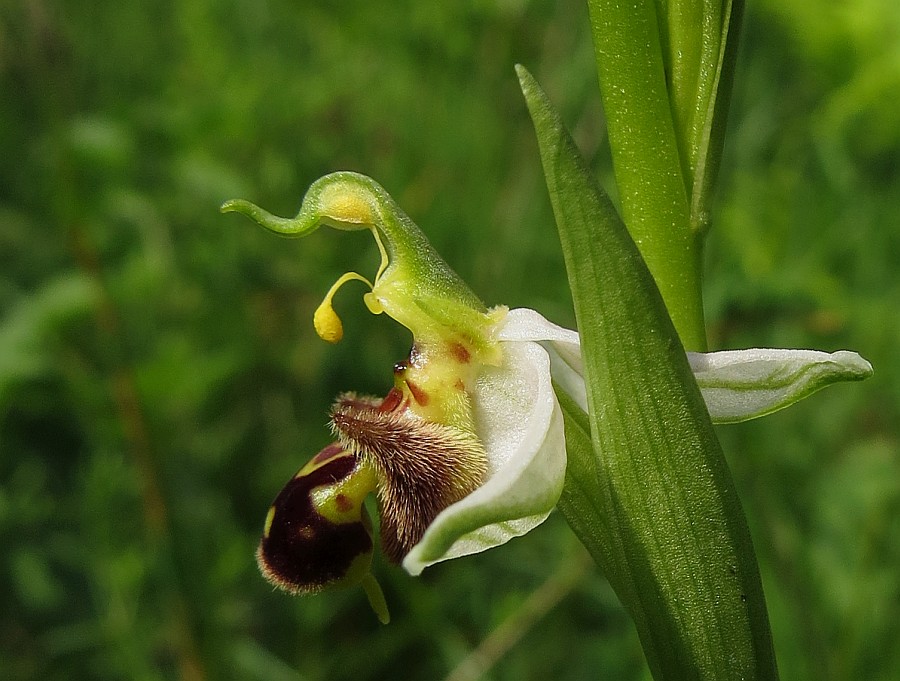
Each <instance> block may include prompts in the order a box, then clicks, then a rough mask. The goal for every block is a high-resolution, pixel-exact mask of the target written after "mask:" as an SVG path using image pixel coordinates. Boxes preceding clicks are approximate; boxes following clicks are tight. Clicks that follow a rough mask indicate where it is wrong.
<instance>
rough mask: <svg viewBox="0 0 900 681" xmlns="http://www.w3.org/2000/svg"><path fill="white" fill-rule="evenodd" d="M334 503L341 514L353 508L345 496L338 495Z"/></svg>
mask: <svg viewBox="0 0 900 681" xmlns="http://www.w3.org/2000/svg"><path fill="white" fill-rule="evenodd" d="M334 503H335V505H336V506H337V509H338V510H339V511H340V512H341V513H346V512H347V511H349V510H350V509H351V508H353V502H352V501H351V500H350V498H349V497H348V496H347V495H346V494H338V495H337V496H336V497H335V498H334Z"/></svg>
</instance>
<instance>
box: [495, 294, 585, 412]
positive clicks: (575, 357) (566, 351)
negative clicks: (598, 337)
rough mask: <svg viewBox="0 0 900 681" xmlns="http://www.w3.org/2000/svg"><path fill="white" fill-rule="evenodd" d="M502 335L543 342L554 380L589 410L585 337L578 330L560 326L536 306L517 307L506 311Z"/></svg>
mask: <svg viewBox="0 0 900 681" xmlns="http://www.w3.org/2000/svg"><path fill="white" fill-rule="evenodd" d="M498 337H499V338H500V340H520V341H536V342H539V343H542V344H543V345H544V347H545V348H546V349H547V352H548V353H550V372H551V374H552V376H553V380H554V381H556V383H557V385H559V386H560V387H561V388H562V389H563V390H565V391H566V392H567V393H568V394H569V395H570V396H571V397H572V398H573V399H574V400H575V402H576V403H577V404H578V406H580V407H581V408H582V409H583V410H584V411H587V393H586V392H585V389H584V378H583V376H584V364H583V362H582V360H581V339H580V338H579V337H578V332H577V331H572V330H571V329H566V328H563V327H561V326H557V325H556V324H554V323H553V322H550V321H547V320H546V319H544V317H542V316H541V315H540V314H538V313H537V312H535V311H534V310H530V309H528V308H516V309H514V310H510V311H509V312H508V313H507V314H506V318H505V320H504V324H503V327H502V328H501V329H500V331H499V334H498Z"/></svg>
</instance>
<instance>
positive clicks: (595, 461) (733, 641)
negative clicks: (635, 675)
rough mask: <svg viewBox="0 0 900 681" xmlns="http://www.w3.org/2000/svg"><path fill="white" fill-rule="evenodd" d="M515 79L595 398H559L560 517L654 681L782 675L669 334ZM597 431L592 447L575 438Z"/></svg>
mask: <svg viewBox="0 0 900 681" xmlns="http://www.w3.org/2000/svg"><path fill="white" fill-rule="evenodd" d="M518 73H519V78H520V81H521V84H522V90H523V92H524V94H525V99H526V100H527V102H528V108H529V111H530V112H531V117H532V120H533V121H534V127H535V130H536V132H537V138H538V144H539V147H540V153H541V160H542V162H543V166H544V173H545V175H546V179H547V186H548V188H549V191H550V198H551V201H552V203H553V209H554V213H555V215H556V220H557V225H558V228H559V233H560V240H561V242H562V247H563V253H564V255H565V258H566V267H567V270H568V273H569V282H570V285H571V288H572V296H573V301H574V305H575V314H576V317H577V320H578V326H579V329H580V332H581V342H582V353H583V358H584V370H585V378H586V388H587V401H588V405H589V414H588V417H587V423H585V421H584V419H581V420H579V417H578V416H577V410H573V409H572V408H571V407H572V403H571V402H570V401H569V400H568V398H567V397H566V396H565V395H561V396H560V399H561V402H562V403H563V405H564V406H565V405H568V407H569V408H568V409H567V411H568V418H567V419H566V420H567V424H566V425H567V433H568V432H569V431H572V432H575V433H576V435H573V439H572V440H571V442H569V443H568V444H569V447H570V448H571V449H570V451H571V453H572V456H571V458H570V460H569V463H568V468H569V470H568V472H567V480H566V487H565V489H564V494H563V497H562V500H561V502H560V509H561V510H562V512H563V514H564V515H565V516H566V518H567V519H568V520H569V521H570V523H571V524H572V527H573V529H574V530H575V531H576V532H577V533H578V535H579V537H580V538H581V540H582V541H583V542H584V543H585V545H586V546H587V547H588V548H589V549H590V550H591V552H592V554H593V556H594V558H595V559H596V560H597V562H598V563H599V564H600V566H601V567H602V569H603V570H604V572H605V573H606V576H607V578H608V579H609V581H610V583H611V584H612V586H613V588H614V589H615V590H616V593H617V594H618V596H619V598H620V599H621V600H622V602H623V604H624V605H625V607H626V608H627V609H628V610H629V612H630V613H631V615H632V617H633V618H634V621H635V624H636V626H637V629H638V633H639V635H640V638H641V641H642V644H643V646H644V650H645V653H646V655H647V659H648V662H649V664H650V667H651V669H652V671H653V674H654V676H655V677H656V678H657V679H677V680H679V681H685V680H689V679H716V680H721V679H774V678H777V670H776V667H775V660H774V652H773V649H772V639H771V633H770V630H769V623H768V615H767V613H766V606H765V601H764V598H763V593H762V586H761V583H760V578H759V571H758V567H757V563H756V557H755V555H754V552H753V547H752V544H751V540H750V534H749V530H748V528H747V523H746V520H745V518H744V514H743V511H742V509H741V506H740V502H739V500H738V498H737V495H736V492H735V490H734V486H733V483H732V480H731V476H730V473H729V471H728V467H727V464H726V462H725V459H724V456H723V454H722V451H721V448H720V446H719V443H718V440H717V439H716V436H715V433H714V431H713V426H712V423H711V422H710V419H709V415H708V413H707V411H706V408H705V406H704V403H703V399H702V397H701V395H700V391H699V389H698V388H697V384H696V383H695V382H694V380H693V377H692V375H691V370H690V367H689V365H688V362H687V358H686V356H685V352H684V350H683V348H682V346H681V343H680V342H679V340H678V336H677V334H676V332H675V328H674V327H673V325H672V322H671V320H670V319H669V317H668V315H667V314H666V309H665V306H664V305H663V301H662V298H661V296H660V294H659V291H658V289H657V288H656V286H655V285H654V282H653V278H652V277H651V275H650V272H649V271H648V269H647V267H646V266H645V265H644V262H643V260H642V259H641V256H640V254H639V252H638V250H637V248H636V246H635V244H634V242H633V241H632V240H631V238H630V237H629V235H628V231H627V230H626V228H625V226H624V225H623V223H622V221H621V219H620V218H619V217H618V215H617V214H616V212H615V209H614V208H613V206H612V204H611V203H610V201H609V198H608V197H607V196H606V195H605V194H604V193H603V191H602V190H601V189H600V188H599V187H598V186H597V184H596V182H595V181H594V179H593V177H592V176H591V174H590V172H589V171H588V169H587V166H586V164H585V162H584V160H583V159H582V158H581V156H580V154H579V153H578V150H577V149H576V147H575V144H574V142H573V141H572V139H571V136H570V135H569V134H568V132H567V131H566V130H565V128H564V127H563V124H562V122H561V120H560V118H559V116H558V115H557V114H556V112H555V111H554V110H553V108H552V106H551V104H550V103H549V101H548V100H547V97H546V95H545V94H544V93H543V91H542V90H541V89H540V88H539V86H538V85H537V83H536V82H535V81H534V79H533V78H532V77H531V76H530V75H529V74H528V73H527V71H525V69H523V68H521V67H518ZM588 430H589V432H590V444H591V447H590V450H588V448H587V447H586V446H585V442H586V438H585V437H584V436H583V435H582V436H581V437H579V436H577V433H578V432H579V431H580V432H581V433H582V434H584V433H586V432H588ZM588 452H589V454H588Z"/></svg>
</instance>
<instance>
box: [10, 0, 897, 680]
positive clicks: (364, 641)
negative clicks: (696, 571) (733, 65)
mask: <svg viewBox="0 0 900 681" xmlns="http://www.w3.org/2000/svg"><path fill="white" fill-rule="evenodd" d="M515 62H522V63H524V64H526V65H527V66H528V67H529V68H531V69H532V70H533V71H534V73H535V75H536V76H537V77H538V79H539V80H540V81H541V82H542V83H543V84H544V85H545V87H546V88H547V89H548V91H549V93H550V94H551V96H552V98H553V99H554V101H555V103H556V104H557V105H558V107H559V108H560V110H561V111H562V113H563V115H564V117H565V119H566V121H567V122H568V124H569V125H570V127H571V128H572V129H573V131H574V133H575V136H576V138H577V140H578V142H579V144H580V145H581V147H582V149H583V151H584V153H585V154H586V155H587V156H588V158H590V159H591V160H592V162H593V163H594V164H595V167H596V168H597V171H598V173H599V174H600V176H601V177H602V178H603V180H604V182H605V183H606V184H607V186H610V182H609V180H610V170H609V154H608V148H607V146H606V143H605V140H604V128H603V118H602V110H601V107H600V103H599V96H598V93H597V85H596V76H595V72H594V67H593V55H592V48H591V43H590V36H589V33H588V24H587V11H586V8H585V7H584V6H583V4H582V3H581V2H579V1H576V0H564V1H563V2H558V3H546V2H536V1H529V0H495V1H493V2H491V1H488V0H482V1H479V2H467V3H455V2H451V3H422V2H410V1H408V0H403V1H401V2H390V3H389V2H377V1H372V0H366V1H365V2H362V1H359V0H345V1H342V2H339V3H332V2H286V1H285V0H267V1H262V2H261V1H260V0H223V1H221V2H212V1H211V0H180V1H179V2H158V3H157V2H126V3H122V2H112V1H111V0H99V1H98V2H91V3H86V2H76V1H75V0H68V1H62V0H60V1H54V0H24V1H23V2H4V3H2V7H0V87H2V96H0V262H2V267H0V315H2V317H0V549H2V550H0V585H2V588H0V670H2V671H0V676H2V677H3V678H4V679H10V680H18V679H141V680H144V679H146V680H155V679H186V680H190V681H194V680H200V679H232V678H233V679H274V680H276V681H277V680H280V679H309V680H315V679H357V680H359V679H401V678H402V679H441V678H444V677H445V676H446V675H448V674H450V673H451V672H454V670H455V672H454V673H455V674H456V675H455V676H454V677H453V678H455V679H457V681H458V680H459V679H464V678H474V676H472V675H467V671H471V670H472V669H477V668H478V665H477V664H475V665H474V666H469V664H468V663H467V662H465V660H466V659H467V655H469V654H470V653H471V652H472V651H473V650H476V649H478V650H480V651H481V652H482V653H484V654H485V655H487V656H488V658H489V659H494V658H499V659H496V661H495V663H494V664H492V665H491V667H490V669H489V670H488V671H487V672H486V675H485V677H484V678H488V679H497V680H501V679H508V680H513V679H543V678H551V679H593V678H608V679H626V680H627V679H647V678H649V674H648V672H647V671H646V668H645V664H644V662H643V658H642V654H641V651H640V647H639V645H638V642H637V640H636V635H635V634H634V632H633V630H632V626H631V624H630V622H629V620H628V618H627V616H626V615H625V614H624V613H623V611H622V610H621V608H620V607H619V606H618V604H617V602H616V600H615V597H614V595H613V594H612V592H611V590H610V588H609V586H608V585H607V584H606V582H605V581H604V579H603V578H602V577H601V576H599V575H598V574H597V573H596V572H595V571H593V570H588V571H587V572H585V571H584V570H583V569H582V568H581V567H580V566H583V565H584V554H583V553H582V551H581V549H580V547H579V545H578V544H577V542H576V541H575V540H574V539H573V538H572V536H571V534H570V532H569V531H568V529H567V527H566V526H565V524H564V522H563V521H562V520H561V519H560V518H559V517H553V518H551V519H550V520H549V521H548V522H547V523H545V525H543V526H542V527H541V528H540V529H539V530H536V531H535V532H533V533H531V534H530V535H528V536H527V537H526V538H523V539H518V540H515V541H513V542H511V543H510V544H508V545H507V546H506V547H504V548H501V549H498V550H494V551H490V552H487V553H485V554H482V555H479V556H475V557H472V558H469V559H465V560H459V561H452V562H450V563H448V564H443V565H439V566H436V567H434V568H431V569H429V570H427V571H426V573H425V575H424V576H423V577H421V578H416V579H413V578H410V577H408V576H407V575H406V574H405V573H403V572H402V571H401V570H399V569H397V568H394V567H391V566H387V565H385V564H383V562H379V564H378V565H377V566H376V572H377V574H378V577H379V579H380V580H381V582H382V584H383V586H384V588H385V591H386V595H387V598H388V601H389V603H390V605H391V608H392V613H393V617H394V622H393V623H392V624H391V625H390V626H387V627H382V626H380V625H379V624H378V623H377V621H376V620H375V617H374V616H373V615H372V614H371V612H369V610H368V608H367V606H366V604H365V598H364V596H363V594H362V592H361V591H360V590H358V589H355V590H350V591H345V592H335V593H328V594H325V595H322V596H319V597H316V598H290V597H288V596H285V595H283V594H281V593H275V592H273V591H272V589H271V588H270V587H269V586H268V585H267V584H266V583H265V582H264V581H263V580H262V578H261V577H260V576H259V575H258V573H257V571H256V567H255V564H254V561H253V551H254V548H255V545H256V542H257V539H258V536H259V533H260V531H261V528H262V523H263V519H264V517H265V513H266V510H267V507H268V505H269V503H270V501H271V499H272V498H273V497H274V495H275V494H276V493H277V492H278V490H279V489H280V488H281V486H282V485H283V484H284V482H285V481H286V480H287V479H288V478H289V477H290V476H291V475H293V473H294V472H295V471H296V470H297V469H298V468H299V467H300V466H301V465H302V464H303V463H304V462H305V461H306V459H307V458H308V457H309V456H311V455H312V454H313V453H314V452H316V451H317V450H318V449H320V448H321V447H322V446H324V445H325V444H326V443H327V442H328V440H329V436H328V431H327V428H326V427H325V423H326V411H327V409H328V407H329V404H330V402H331V399H332V398H333V397H334V395H335V394H336V393H338V392H340V391H343V390H348V389H353V390H358V391H362V392H370V393H376V394H377V393H380V394H383V393H384V392H386V390H387V388H388V386H389V382H390V378H391V374H390V369H391V366H392V364H393V363H394V362H395V361H396V360H398V359H401V358H402V357H403V356H404V355H405V354H406V352H407V350H408V344H409V338H408V337H407V336H406V335H405V332H403V331H402V329H400V328H399V327H397V326H396V325H394V324H393V323H391V322H390V321H389V320H386V319H384V318H382V317H373V316H371V315H369V314H368V313H367V312H366V311H365V308H364V306H363V305H362V304H361V300H360V299H359V297H360V295H361V293H362V287H358V286H357V285H351V286H348V287H347V288H346V289H345V290H343V291H342V293H341V295H340V296H339V297H338V300H337V308H338V310H339V311H340V313H341V314H342V317H343V319H344V323H345V328H346V337H345V340H344V341H343V342H342V343H341V344H339V345H337V346H328V345H327V344H325V343H323V342H322V341H320V340H319V339H318V338H317V337H316V336H315V334H314V332H313V328H312V323H311V319H312V312H313V310H314V309H315V307H316V305H317V304H318V302H319V300H320V299H321V296H322V295H324V293H325V291H326V290H327V288H328V287H329V286H330V284H331V283H332V282H333V280H334V279H336V278H337V276H339V275H340V274H341V273H343V272H345V271H346V270H348V269H351V268H352V269H356V270H358V271H360V272H363V273H366V274H368V275H370V276H371V275H372V274H374V271H375V267H376V266H377V253H376V251H375V247H374V244H373V243H372V242H371V240H370V239H367V238H366V237H365V236H363V235H353V234H338V233H335V232H333V231H330V230H322V231H320V232H318V233H316V234H315V235H314V236H312V237H309V238H307V239H305V240H303V241H285V240H282V239H279V238H277V237H275V236H273V235H270V234H267V233H265V232H263V230H261V229H259V228H257V227H255V226H253V225H252V224H251V223H249V222H248V221H246V220H242V219H240V218H238V217H235V216H221V215H219V213H218V210H217V209H218V206H219V204H220V203H221V201H222V200H224V199H227V198H232V197H243V198H248V199H250V200H253V201H255V202H257V203H259V204H260V205H262V206H264V207H266V208H268V209H270V210H272V211H273V212H276V213H280V214H283V215H293V214H294V212H295V211H296V210H297V208H298V207H299V204H300V199H301V197H302V195H303V193H304V191H305V189H306V187H307V186H308V185H309V184H310V183H311V182H312V181H313V180H314V179H316V178H317V177H319V176H321V175H323V174H325V173H327V172H330V171H333V170H337V169H351V170H357V171H361V172H364V173H366V174H368V175H371V176H373V177H374V178H376V179H377V180H378V181H379V182H381V183H382V184H383V185H384V186H385V187H386V188H387V189H388V190H389V191H390V192H392V193H393V195H394V196H395V198H397V200H398V201H399V203H400V204H401V205H402V206H404V208H405V209H406V211H407V212H408V213H409V214H410V215H411V216H412V217H413V219H414V220H416V222H418V223H419V224H420V225H421V226H422V228H423V229H424V230H425V231H426V233H427V234H428V235H429V236H430V238H431V239H432V241H433V242H434V244H435V246H436V247H437V249H438V250H439V251H440V252H441V253H442V254H443V255H444V256H445V257H446V259H447V260H448V261H449V262H450V263H451V265H453V266H454V267H455V268H456V269H457V270H458V271H459V273H460V274H461V275H462V276H463V277H464V278H465V279H466V280H467V281H469V282H470V283H471V284H472V286H473V288H474V289H475V290H476V291H477V292H479V293H480V294H481V295H482V297H483V298H484V299H485V300H486V301H487V302H488V303H491V304H495V303H504V304H507V305H510V306H522V305H524V306H529V307H534V308H537V309H539V310H541V311H542V312H543V313H544V314H546V315H547V316H548V317H550V318H552V319H554V320H555V321H558V322H559V323H563V324H571V323H572V312H571V307H570V302H569V300H568V298H567V296H568V294H567V288H566V283H565V275H564V270H563V264H562V256H561V253H560V251H559V246H558V243H557V242H556V237H555V230H554V227H553V223H552V216H551V211H550V206H549V201H548V199H547V195H546V190H545V188H544V185H543V180H542V177H541V171H540V163H539V160H538V156H537V149H536V144H535V142H534V139H533V133H532V130H531V127H530V122H529V121H528V119H527V114H526V111H525V106H524V104H523V101H522V99H521V96H520V94H519V92H518V88H517V83H516V79H515V77H514V74H513V70H512V65H513V63H515ZM737 77H738V80H737V83H736V88H735V94H734V100H733V105H732V115H731V130H730V136H729V138H728V141H727V143H726V156H725V160H724V164H723V171H722V177H721V183H720V187H719V190H718V209H717V214H716V218H715V220H714V227H713V232H712V234H711V237H710V239H709V247H708V251H707V268H706V273H707V278H706V296H707V298H706V307H707V314H708V323H709V328H710V337H711V341H712V346H713V347H714V348H741V347H748V346H754V345H757V346H776V347H813V348H820V349H826V350H834V349H840V348H851V349H856V350H858V351H859V352H860V353H862V354H863V355H864V356H865V357H867V358H868V359H869V360H871V361H872V363H873V364H874V365H875V367H876V374H875V376H874V378H872V379H870V380H869V381H867V382H866V383H862V384H853V385H847V386H839V387H835V388H830V389H828V390H826V391H825V392H823V393H820V394H818V395H816V396H814V397H813V398H811V399H809V400H807V401H805V402H803V403H801V404H800V405H797V406H795V407H793V408H791V409H790V410H787V411H784V412H781V413H779V414H776V415H773V416H771V417H768V418H766V419H763V420H761V421H758V422H752V423H749V424H743V425H739V426H730V427H723V428H721V429H720V434H721V438H722V441H723V445H724V447H725V451H726V454H727V456H728V458H729V461H730V463H731V465H732V468H733V471H734V474H735V477H736V481H737V485H738V489H739V491H740V493H741V496H742V498H743V500H744V504H745V508H746V512H747V515H748V517H749V519H750V525H751V528H752V530H753V534H754V539H755V543H756V547H757V551H758V554H759V558H760V562H761V568H762V574H763V580H764V584H765V589H766V594H767V599H768V603H769V607H770V611H771V618H772V626H773V630H774V636H775V644H776V648H777V652H778V657H779V660H780V665H781V669H782V673H783V677H784V678H785V679H825V680H829V679H873V680H880V679H884V680H888V679H897V678H900V625H898V622H900V567H898V566H900V457H898V437H900V360H897V359H896V358H895V356H896V353H897V349H898V345H900V311H898V308H900V277H898V265H900V164H898V162H900V123H898V121H900V104H898V97H897V93H898V92H900V5H898V3H896V2H895V0H847V1H846V2H842V3H833V4H827V5H825V6H823V5H821V4H820V3H808V2H807V1H806V0H753V1H751V2H750V7H749V11H748V17H747V21H746V31H745V34H744V37H743V45H742V50H741V57H740V65H739V69H738V76H737ZM547 580H549V582H547ZM542 585H543V586H542ZM535 593H537V596H534V595H533V594H535ZM543 611H548V612H547V614H546V616H544V617H540V616H539V615H540V614H541V612H543ZM509 618H512V620H510V619H509ZM504 622H508V624H507V625H504V626H501V625H502V623H504ZM510 622H511V623H510ZM483 641H487V644H486V647H485V648H478V646H479V644H481V643H482V642H483ZM503 653H505V654H503ZM471 661H472V660H469V662H471ZM460 665H462V666H460Z"/></svg>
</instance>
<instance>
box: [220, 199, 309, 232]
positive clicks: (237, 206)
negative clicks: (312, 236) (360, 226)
mask: <svg viewBox="0 0 900 681" xmlns="http://www.w3.org/2000/svg"><path fill="white" fill-rule="evenodd" d="M219 211H220V212H222V213H240V214H241V215H246V216H247V217H248V218H250V219H251V220H253V221H254V222H255V223H256V224H258V225H260V226H261V227H265V228H266V229H268V230H269V231H270V232H275V233H276V234H282V235H284V236H304V235H306V234H309V233H310V232H312V231H313V230H315V229H316V228H317V227H318V226H319V225H318V223H317V222H315V221H313V222H310V221H308V220H303V219H301V215H302V213H301V215H298V216H297V217H296V218H291V219H288V218H280V217H278V216H277V215H272V214H271V213H270V212H268V211H266V210H263V209H262V208H260V207H259V206H257V205H256V204H255V203H250V202H249V201H245V200H244V199H231V200H229V201H226V202H225V203H223V204H222V206H221V207H220V208H219Z"/></svg>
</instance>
